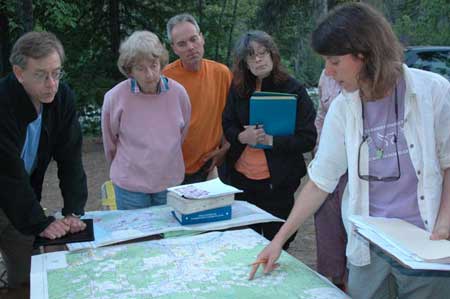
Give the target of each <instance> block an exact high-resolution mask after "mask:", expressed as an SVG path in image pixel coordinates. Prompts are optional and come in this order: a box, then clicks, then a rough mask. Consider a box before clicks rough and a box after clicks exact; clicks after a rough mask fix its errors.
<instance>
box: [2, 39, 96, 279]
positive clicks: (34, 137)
mask: <svg viewBox="0 0 450 299" xmlns="http://www.w3.org/2000/svg"><path fill="white" fill-rule="evenodd" d="M63 60H64V49H63V47H62V44H61V42H60V41H59V40H58V39H57V38H56V36H55V35H53V34H52V33H49V32H29V33H27V34H25V35H23V36H22V37H21V38H19V39H18V40H17V42H16V43H15V45H14V47H13V49H12V53H11V56H10V63H11V65H12V67H13V73H12V74H10V75H8V76H7V77H5V78H3V79H1V80H0V252H1V254H2V255H3V259H4V261H5V264H6V269H7V271H8V286H9V287H11V288H16V287H20V286H22V285H23V284H25V283H27V282H28V280H29V273H30V264H31V252H32V249H33V242H34V237H35V236H41V237H45V238H49V239H56V238H60V237H62V236H64V235H66V234H68V233H75V232H79V231H81V230H84V229H85V224H84V223H83V222H82V221H81V220H80V219H79V217H80V216H81V215H82V214H83V213H84V205H85V203H86V199H87V185H86V175H85V173H84V170H83V166H82V161H81V144H82V140H81V139H82V136H81V128H80V125H79V123H78V119H77V116H76V111H75V105H74V100H73V93H72V91H71V90H70V89H69V87H68V86H67V85H66V84H64V83H60V79H61V78H62V76H63V71H62V62H63ZM51 159H54V160H55V161H56V163H57V166H58V177H59V180H60V188H61V193H62V196H63V198H64V207H63V209H62V215H63V216H64V218H63V219H59V220H55V218H54V217H51V216H46V215H45V213H44V210H43V208H42V207H41V205H40V203H39V202H40V200H41V191H42V184H43V180H44V174H45V171H46V169H47V167H48V164H49V163H50V161H51Z"/></svg>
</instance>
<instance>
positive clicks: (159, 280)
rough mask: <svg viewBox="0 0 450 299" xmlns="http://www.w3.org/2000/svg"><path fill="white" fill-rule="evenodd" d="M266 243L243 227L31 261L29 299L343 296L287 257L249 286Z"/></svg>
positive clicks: (49, 255) (326, 298)
mask: <svg viewBox="0 0 450 299" xmlns="http://www.w3.org/2000/svg"><path fill="white" fill-rule="evenodd" d="M267 243H268V241H267V240H266V239H264V238H263V237H261V236H260V235H259V234H257V233H255V232H254V231H253V230H251V229H245V230H235V231H226V232H210V233H205V234H201V235H196V236H190V237H181V238H174V239H164V240H159V241H146V242H140V243H133V244H125V245H117V246H111V247H102V248H96V249H90V250H86V251H79V252H68V251H64V252H55V253H46V254H41V255H36V256H33V258H32V267H31V288H30V289H31V299H94V298H95V299H128V298H135V299H144V298H160V299H178V298H179V299H189V298H197V299H206V298H214V299H216V298H246V299H251V298H255V299H261V298H297V299H301V298H305V299H322V298H323V299H329V298H337V299H339V298H348V297H347V296H346V295H345V294H344V293H342V292H341V291H340V290H339V289H337V288H336V287H334V286H333V285H332V284H330V283H329V282H327V281H326V280H325V279H324V278H322V277H321V276H319V275H318V274H317V273H316V272H314V271H313V270H311V269H310V268H308V267H307V266H306V265H304V264H303V263H301V262H300V261H298V260H297V259H296V258H294V257H292V256H291V255H289V254H288V253H286V252H283V253H282V255H281V257H280V259H279V263H280V267H279V268H278V269H276V270H275V271H273V272H272V273H271V274H269V275H264V274H263V273H262V270H259V272H258V273H257V274H256V277H255V279H254V280H252V281H249V280H248V275H249V272H250V263H252V262H253V261H254V260H255V259H256V256H257V255H258V253H259V252H260V251H261V250H262V248H263V247H264V246H265V245H266V244H267Z"/></svg>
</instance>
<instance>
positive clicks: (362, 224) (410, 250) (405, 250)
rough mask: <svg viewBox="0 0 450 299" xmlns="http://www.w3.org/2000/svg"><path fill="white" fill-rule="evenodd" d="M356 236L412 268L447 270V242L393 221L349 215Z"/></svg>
mask: <svg viewBox="0 0 450 299" xmlns="http://www.w3.org/2000/svg"><path fill="white" fill-rule="evenodd" d="M350 221H351V222H352V223H353V224H354V225H355V226H356V228H357V230H358V233H359V234H361V235H362V236H364V237H365V238H367V239H368V240H369V241H371V242H373V243H374V244H376V245H377V246H379V247H380V248H381V249H383V250H385V251H386V252H387V253H388V254H390V255H392V256H394V257H395V258H396V259H398V260H399V261H400V262H401V263H403V264H404V265H406V266H408V267H410V268H412V269H423V270H447V271H448V270H450V241H448V240H438V241H437V240H430V235H431V233H430V232H427V231H425V230H423V229H421V228H419V227H417V226H415V225H413V224H410V223H408V222H406V221H404V220H401V219H396V218H383V217H369V216H366V217H364V216H356V215H353V216H350Z"/></svg>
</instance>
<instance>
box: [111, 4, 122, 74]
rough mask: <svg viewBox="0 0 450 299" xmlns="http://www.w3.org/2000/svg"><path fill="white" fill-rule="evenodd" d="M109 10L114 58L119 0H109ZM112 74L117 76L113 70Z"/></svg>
mask: <svg viewBox="0 0 450 299" xmlns="http://www.w3.org/2000/svg"><path fill="white" fill-rule="evenodd" d="M109 12H110V15H109V28H110V31H111V36H110V37H111V50H112V57H114V59H116V58H117V57H118V56H119V46H120V21H119V0H109ZM114 76H115V77H117V78H118V77H119V74H118V72H114Z"/></svg>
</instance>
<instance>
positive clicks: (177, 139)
mask: <svg viewBox="0 0 450 299" xmlns="http://www.w3.org/2000/svg"><path fill="white" fill-rule="evenodd" d="M119 51H120V56H119V60H118V62H117V64H118V67H119V70H120V72H121V73H122V74H124V75H125V76H126V77H127V78H128V79H126V80H125V81H122V82H120V83H119V84H117V85H116V86H114V87H113V88H112V89H111V90H109V91H108V92H107V93H106V94H105V99H104V102H103V109H102V134H103V145H104V149H105V155H106V160H107V161H108V163H109V164H110V177H111V180H112V182H113V185H114V191H115V194H116V203H117V208H118V209H139V208H145V207H149V206H152V205H160V204H165V203H166V189H167V188H168V187H171V186H175V185H178V184H179V183H181V181H183V177H184V162H183V155H182V152H181V145H182V143H183V140H184V138H185V136H186V133H187V129H188V125H189V120H190V116H191V104H190V102H189V97H188V95H187V93H186V90H185V89H184V87H183V86H181V85H180V84H179V83H178V82H176V81H174V80H172V79H169V78H166V77H164V76H162V75H161V69H162V68H163V67H164V66H165V64H167V61H168V53H167V50H166V49H165V48H164V46H163V45H162V44H161V42H160V41H159V39H158V37H157V36H156V35H155V34H153V33H151V32H149V31H136V32H134V33H133V34H132V35H131V36H130V37H129V38H127V39H126V40H125V41H124V42H123V43H122V44H121V46H120V50H119Z"/></svg>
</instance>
